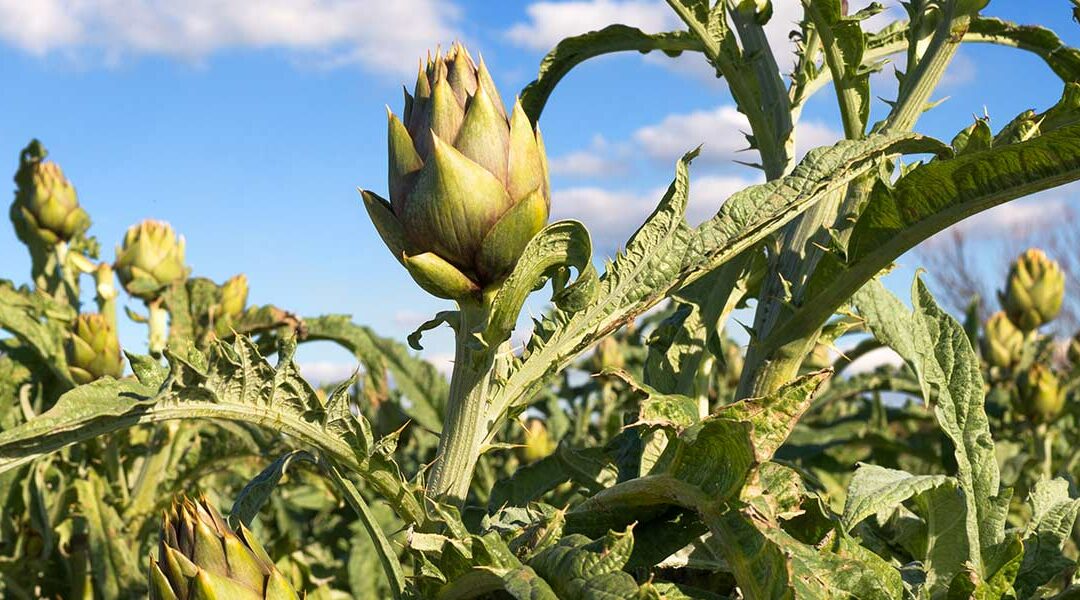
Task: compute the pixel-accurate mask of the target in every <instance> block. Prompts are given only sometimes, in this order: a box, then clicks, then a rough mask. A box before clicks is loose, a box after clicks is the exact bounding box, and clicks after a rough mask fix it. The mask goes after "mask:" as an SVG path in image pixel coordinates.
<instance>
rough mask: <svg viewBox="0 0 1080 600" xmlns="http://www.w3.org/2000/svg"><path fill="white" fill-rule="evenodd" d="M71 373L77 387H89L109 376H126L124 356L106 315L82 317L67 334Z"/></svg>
mask: <svg viewBox="0 0 1080 600" xmlns="http://www.w3.org/2000/svg"><path fill="white" fill-rule="evenodd" d="M64 350H65V351H66V354H67V362H68V371H69V372H70V373H71V377H72V379H74V380H75V382H76V383H80V384H82V383H90V382H91V381H94V380H95V379H100V378H102V377H105V376H106V375H107V376H109V377H120V376H121V375H123V374H124V355H123V353H122V352H121V351H120V339H119V338H118V337H117V335H116V329H115V328H114V327H113V326H112V324H110V323H109V321H108V319H106V318H105V317H104V316H103V315H99V314H96V313H94V314H82V315H79V316H78V317H77V318H76V319H75V324H74V326H73V327H72V328H71V332H70V333H69V334H68V338H67V342H66V344H65V346H64Z"/></svg>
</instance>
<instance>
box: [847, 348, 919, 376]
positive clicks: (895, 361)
mask: <svg viewBox="0 0 1080 600" xmlns="http://www.w3.org/2000/svg"><path fill="white" fill-rule="evenodd" d="M902 364H904V359H902V358H900V355H899V354H897V353H896V351H895V350H893V349H892V348H876V349H874V350H871V351H870V352H867V353H866V354H864V355H862V356H860V357H859V358H856V359H855V360H853V361H852V362H851V364H850V365H848V366H847V368H846V369H844V374H845V375H848V376H851V375H858V374H860V373H869V372H871V371H873V370H874V369H877V368H878V367H884V366H892V367H899V366H900V365H902Z"/></svg>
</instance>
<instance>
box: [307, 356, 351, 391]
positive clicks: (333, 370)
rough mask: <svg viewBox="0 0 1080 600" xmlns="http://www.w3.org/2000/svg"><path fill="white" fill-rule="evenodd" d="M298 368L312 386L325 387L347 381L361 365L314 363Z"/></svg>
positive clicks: (331, 362)
mask: <svg viewBox="0 0 1080 600" xmlns="http://www.w3.org/2000/svg"><path fill="white" fill-rule="evenodd" d="M298 366H299V367H300V374H301V375H302V376H303V377H304V379H307V380H308V381H309V382H311V384H312V385H325V384H328V383H340V382H342V381H345V380H346V379H348V378H349V377H351V376H352V374H353V372H354V371H356V370H357V368H358V367H359V366H360V365H359V363H356V362H334V361H313V362H303V363H300V365H298Z"/></svg>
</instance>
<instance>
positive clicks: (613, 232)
mask: <svg viewBox="0 0 1080 600" xmlns="http://www.w3.org/2000/svg"><path fill="white" fill-rule="evenodd" d="M755 183H758V181H757V180H753V179H748V178H744V177H738V176H725V175H705V176H699V177H692V178H691V180H690V201H689V206H688V207H687V214H686V218H687V221H689V222H690V224H691V225H697V224H699V223H701V222H702V221H704V220H706V219H708V218H709V217H711V216H713V215H714V214H716V211H717V210H719V208H720V206H721V205H722V204H723V203H724V201H725V200H727V198H728V196H730V195H731V194H733V193H735V192H737V191H739V190H741V189H743V188H745V187H747V186H750V185H753V184H755ZM665 191H666V188H663V187H660V188H655V189H653V190H649V191H647V192H644V193H639V192H634V191H622V190H612V189H607V188H602V187H595V186H582V187H571V188H566V189H561V190H558V189H557V190H555V193H554V195H553V197H552V201H551V210H552V217H553V218H554V219H577V220H579V221H582V222H583V223H585V224H586V225H588V226H589V232H590V233H591V234H592V236H593V238H594V242H595V244H596V246H597V249H598V250H599V251H601V252H607V253H608V254H612V253H614V251H615V250H616V249H617V248H618V247H620V246H622V245H623V244H624V243H625V242H626V240H627V239H628V238H629V237H630V235H631V234H633V233H634V231H635V230H636V229H637V228H638V227H640V226H641V224H642V222H644V220H645V218H646V217H648V216H649V215H650V214H651V213H652V212H653V210H655V209H656V205H657V204H659V202H660V199H661V198H662V197H663V196H664V192H665Z"/></svg>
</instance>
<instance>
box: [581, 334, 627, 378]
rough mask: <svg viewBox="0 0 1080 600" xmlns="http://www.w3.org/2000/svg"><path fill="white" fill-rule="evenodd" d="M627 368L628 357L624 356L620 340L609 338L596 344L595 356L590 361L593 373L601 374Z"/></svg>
mask: <svg viewBox="0 0 1080 600" xmlns="http://www.w3.org/2000/svg"><path fill="white" fill-rule="evenodd" d="M624 366H626V357H624V356H623V352H622V348H620V347H619V340H617V339H615V337H614V336H610V335H609V336H607V337H605V338H604V339H602V340H600V343H598V344H596V349H595V350H593V355H592V357H591V358H590V360H589V369H590V370H591V371H592V372H593V373H601V372H603V371H605V370H607V369H621V368H623V367H624Z"/></svg>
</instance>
